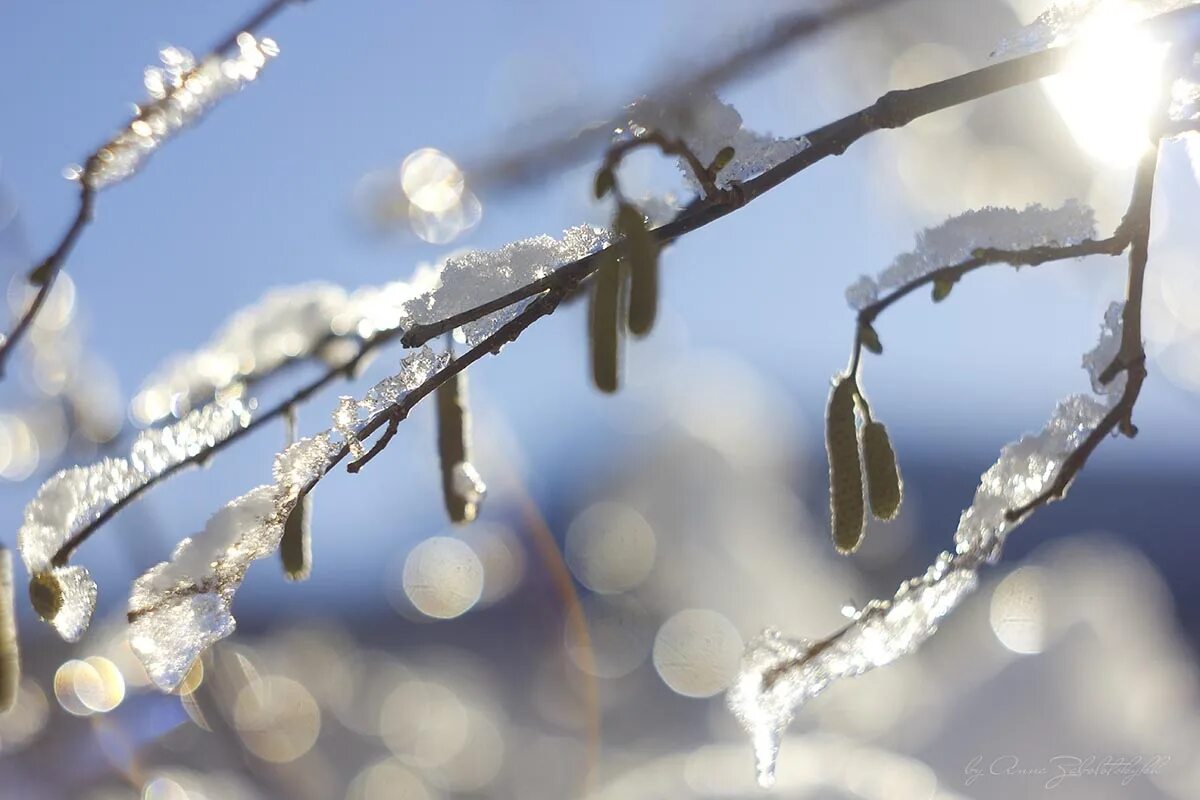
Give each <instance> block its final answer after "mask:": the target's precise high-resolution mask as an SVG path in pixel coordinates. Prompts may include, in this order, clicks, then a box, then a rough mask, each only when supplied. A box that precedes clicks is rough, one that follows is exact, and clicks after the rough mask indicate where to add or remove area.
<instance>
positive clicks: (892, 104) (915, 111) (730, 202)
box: [401, 6, 1200, 347]
mask: <svg viewBox="0 0 1200 800" xmlns="http://www.w3.org/2000/svg"><path fill="white" fill-rule="evenodd" d="M1195 14H1200V7H1196V6H1186V7H1184V8H1180V9H1176V10H1175V11H1169V12H1166V13H1164V14H1160V15H1158V16H1156V17H1151V18H1149V19H1147V20H1145V21H1144V22H1142V23H1139V27H1140V28H1142V29H1144V30H1146V31H1148V32H1152V33H1154V34H1156V35H1159V34H1163V35H1165V34H1169V33H1171V32H1172V31H1171V26H1172V25H1174V24H1176V23H1178V22H1179V21H1180V20H1182V19H1186V18H1187V17H1188V16H1189V15H1195ZM1070 53H1071V47H1070V46H1066V47H1057V48H1050V49H1048V50H1042V51H1039V52H1036V53H1032V54H1030V55H1026V56H1021V57H1018V58H1014V59H1011V60H1009V61H1003V62H1001V63H999V64H992V65H990V66H987V67H983V68H981V69H977V70H973V71H971V72H967V73H964V74H962V75H958V76H955V77H952V78H947V79H946V80H942V81H937V82H935V83H930V84H926V85H924V86H919V87H916V88H913V89H900V90H894V91H891V92H888V93H887V94H885V95H883V96H882V97H880V98H879V99H878V100H876V101H875V102H874V103H873V104H872V105H870V106H868V107H866V108H864V109H861V110H859V111H856V112H854V113H853V114H850V115H848V116H845V117H843V118H842V119H839V120H837V121H836V122H831V123H829V124H828V125H825V126H823V127H821V128H817V129H816V130H814V131H812V132H810V133H808V134H806V135H805V136H803V137H799V138H803V139H806V140H807V141H808V142H809V146H808V147H806V148H805V149H804V150H802V151H800V152H799V153H797V154H796V155H794V156H792V157H790V158H788V159H786V160H784V161H782V162H781V163H779V164H777V165H776V166H774V167H772V168H771V169H769V170H767V171H766V172H764V173H763V174H761V175H759V176H758V177H756V178H753V179H752V180H749V181H747V182H746V183H744V184H742V187H741V191H740V192H738V193H736V194H732V193H722V194H721V195H720V196H718V197H716V198H713V199H712V200H708V199H701V200H699V201H697V202H694V203H692V204H691V205H689V206H688V207H687V208H685V209H684V210H683V211H681V212H680V213H679V215H678V216H676V217H675V219H673V220H672V221H671V222H669V223H667V224H665V225H661V226H659V227H657V228H655V229H654V230H653V231H651V233H652V234H653V235H654V237H655V238H656V239H657V240H658V243H659V245H666V244H668V243H670V242H673V241H674V240H676V239H678V238H680V237H681V236H684V235H686V234H688V233H691V232H692V231H695V230H698V229H700V228H703V227H704V226H705V225H708V224H709V223H711V222H715V221H716V220H718V219H720V218H721V217H724V216H726V215H727V214H730V213H732V212H734V211H736V210H737V209H739V208H741V207H742V206H744V205H746V204H747V203H749V202H750V201H752V200H755V199H757V198H759V197H761V196H762V195H764V194H766V193H767V192H768V191H770V190H771V189H774V188H775V187H776V186H778V185H779V184H781V183H783V182H784V181H786V180H788V179H789V178H792V177H794V176H795V175H797V174H799V173H800V172H803V171H804V170H806V169H808V168H809V167H811V166H813V165H814V164H816V163H817V162H819V161H823V160H825V159H826V158H828V157H830V156H839V155H841V154H842V153H844V152H846V150H847V149H849V148H850V146H851V145H853V144H854V143H855V142H857V141H858V140H859V139H861V138H863V137H864V136H867V135H868V134H871V133H875V132H877V131H881V130H889V129H895V128H902V127H904V126H905V125H908V124H909V123H911V122H913V121H914V120H917V119H919V118H921V117H924V116H927V115H929V114H932V113H934V112H937V111H943V110H945V109H947V108H952V107H954V106H958V105H962V104H964V103H968V102H971V101H973V100H979V99H981V98H984V97H987V96H989V95H993V94H997V93H999V92H1002V91H1005V90H1006V89H1012V88H1014V87H1017V86H1022V85H1024V84H1028V83H1032V82H1034V81H1037V80H1041V79H1042V78H1045V77H1048V76H1050V75H1053V74H1055V73H1057V72H1060V71H1061V70H1062V69H1063V67H1064V66H1065V65H1066V63H1067V60H1068V58H1069V56H1070ZM614 247H616V248H621V247H623V244H622V243H621V242H616V243H614V244H612V245H609V247H608V248H605V249H603V250H599V251H597V252H595V253H592V254H590V255H588V256H585V257H583V258H581V259H578V260H576V261H572V262H570V263H568V264H564V265H563V266H561V267H559V268H557V269H556V270H554V271H553V272H551V273H550V274H549V275H546V276H545V277H543V278H540V279H538V280H536V281H533V282H532V283H529V284H526V285H525V286H522V287H520V288H518V289H514V290H513V291H511V292H508V293H506V294H504V295H502V296H500V297H497V298H496V299H494V300H489V301H488V302H486V303H481V304H479V305H478V306H475V307H474V308H469V309H467V310H466V311H461V312H459V313H457V314H453V315H451V316H449V317H446V318H445V319H442V320H438V321H437V322H431V323H424V324H417V325H414V326H412V327H411V328H409V330H408V332H407V333H405V335H404V337H403V338H402V339H401V342H402V343H403V345H404V346H405V347H418V346H420V345H422V344H424V343H426V342H428V341H430V340H431V339H433V338H434V337H436V336H441V335H442V334H444V333H448V332H450V331H452V330H454V329H455V328H459V327H461V326H463V325H465V324H467V323H469V322H474V321H475V320H477V319H479V318H481V317H485V316H487V315H488V314H492V313H494V312H496V311H499V310H501V309H504V308H507V307H508V306H511V305H513V304H514V303H517V302H520V301H521V300H524V299H526V298H528V297H533V296H534V295H538V294H541V293H542V292H544V291H546V290H547V289H550V288H552V287H555V286H558V285H560V284H563V283H565V282H570V283H571V284H573V285H578V284H579V283H580V282H582V280H583V279H585V278H587V277H588V276H590V275H591V274H592V273H593V272H595V271H596V270H597V269H598V268H599V267H600V265H601V264H602V263H603V262H604V260H605V258H606V256H605V253H606V251H607V250H608V249H610V248H614Z"/></svg>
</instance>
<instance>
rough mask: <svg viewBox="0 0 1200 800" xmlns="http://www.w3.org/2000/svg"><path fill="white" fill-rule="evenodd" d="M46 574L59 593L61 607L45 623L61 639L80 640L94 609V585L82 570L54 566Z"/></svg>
mask: <svg viewBox="0 0 1200 800" xmlns="http://www.w3.org/2000/svg"><path fill="white" fill-rule="evenodd" d="M49 574H50V576H51V578H52V579H53V580H54V581H56V582H57V584H58V588H59V590H60V591H61V592H62V606H61V607H60V608H59V609H58V613H57V614H55V615H54V618H53V619H50V620H47V622H49V623H50V625H51V627H53V628H54V630H55V631H56V632H57V633H58V635H59V636H61V637H62V638H63V639H64V640H66V641H68V642H76V641H79V637H80V636H82V635H83V632H84V631H86V630H87V628H88V623H90V622H91V621H92V612H93V611H95V610H96V582H95V581H93V580H92V576H91V575H90V574H89V573H88V571H87V569H86V568H84V567H78V566H66V567H54V568H52V569H50V570H49Z"/></svg>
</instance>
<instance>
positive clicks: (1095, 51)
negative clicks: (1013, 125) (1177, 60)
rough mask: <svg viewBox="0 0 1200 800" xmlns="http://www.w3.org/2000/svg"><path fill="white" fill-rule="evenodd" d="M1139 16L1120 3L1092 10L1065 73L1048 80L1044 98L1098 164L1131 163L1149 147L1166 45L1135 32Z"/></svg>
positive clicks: (1133, 10) (1128, 6)
mask: <svg viewBox="0 0 1200 800" xmlns="http://www.w3.org/2000/svg"><path fill="white" fill-rule="evenodd" d="M1139 17H1140V15H1139V14H1138V13H1137V12H1136V10H1135V9H1134V7H1133V6H1132V5H1130V4H1129V3H1124V2H1113V3H1108V4H1105V5H1103V6H1101V7H1100V8H1098V9H1096V11H1095V12H1094V13H1093V14H1092V15H1091V17H1090V18H1089V19H1088V21H1087V23H1086V24H1085V25H1084V26H1083V27H1082V28H1081V30H1080V31H1079V35H1078V37H1077V44H1075V45H1074V47H1073V49H1072V52H1071V56H1070V60H1069V62H1068V64H1067V67H1066V69H1064V70H1063V71H1062V72H1061V73H1060V74H1058V75H1055V76H1053V77H1050V78H1047V79H1046V93H1047V95H1048V96H1049V97H1050V100H1051V102H1053V103H1054V106H1055V107H1056V108H1057V109H1058V112H1059V114H1061V115H1062V118H1063V120H1064V121H1065V122H1066V124H1067V127H1068V128H1069V129H1070V131H1071V135H1072V136H1074V137H1075V140H1076V141H1077V142H1078V143H1079V146H1080V147H1082V148H1083V149H1084V151H1086V152H1087V153H1088V154H1089V155H1090V156H1092V157H1093V158H1095V159H1097V160H1099V161H1104V162H1109V163H1114V164H1132V163H1133V162H1135V161H1136V160H1137V159H1138V157H1139V156H1140V155H1141V154H1142V153H1143V152H1145V150H1146V147H1147V146H1148V145H1149V142H1150V130H1149V128H1150V116H1151V114H1153V112H1154V108H1155V106H1156V104H1157V103H1158V102H1159V98H1160V96H1161V94H1160V93H1161V91H1162V86H1161V75H1162V67H1163V58H1164V55H1165V46H1164V45H1163V44H1162V43H1160V42H1156V41H1154V40H1153V39H1151V38H1150V36H1149V35H1148V34H1147V33H1146V32H1145V31H1144V30H1142V29H1140V28H1138V27H1137V25H1136V23H1137V21H1138V19H1139Z"/></svg>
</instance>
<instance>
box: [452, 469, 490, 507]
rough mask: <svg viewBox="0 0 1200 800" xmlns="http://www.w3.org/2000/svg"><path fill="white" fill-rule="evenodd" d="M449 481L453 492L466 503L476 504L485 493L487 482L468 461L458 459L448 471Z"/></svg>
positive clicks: (481, 499)
mask: <svg viewBox="0 0 1200 800" xmlns="http://www.w3.org/2000/svg"><path fill="white" fill-rule="evenodd" d="M450 482H451V486H452V488H453V489H454V494H455V495H457V496H458V497H460V498H462V500H463V502H465V503H466V504H467V505H478V504H479V503H480V502H482V501H483V497H484V495H486V494H487V484H485V483H484V482H483V478H482V477H481V476H480V474H479V470H477V469H475V465H474V464H472V463H471V462H470V461H460V462H458V463H457V464H455V465H454V468H453V469H452V470H451V472H450Z"/></svg>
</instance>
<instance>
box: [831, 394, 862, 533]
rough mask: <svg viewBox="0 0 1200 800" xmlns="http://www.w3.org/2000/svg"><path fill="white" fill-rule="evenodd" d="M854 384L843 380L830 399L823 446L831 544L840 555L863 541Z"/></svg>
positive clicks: (860, 471)
mask: <svg viewBox="0 0 1200 800" xmlns="http://www.w3.org/2000/svg"><path fill="white" fill-rule="evenodd" d="M856 392H857V390H856V388H855V383H854V380H853V379H851V378H842V379H841V380H839V381H838V382H837V384H836V385H835V386H834V387H833V391H832V392H831V393H830V395H829V414H828V416H827V417H826V421H825V446H826V449H827V450H828V453H829V512H830V523H831V527H832V529H833V543H834V546H836V547H837V549H838V551H839V552H842V553H852V552H854V550H855V549H856V548H857V547H858V544H859V542H860V541H862V535H863V525H864V524H865V522H866V511H865V509H864V507H863V483H862V465H861V463H860V462H859V458H858V435H857V430H856V426H855V421H854V396H855V394H856Z"/></svg>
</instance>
